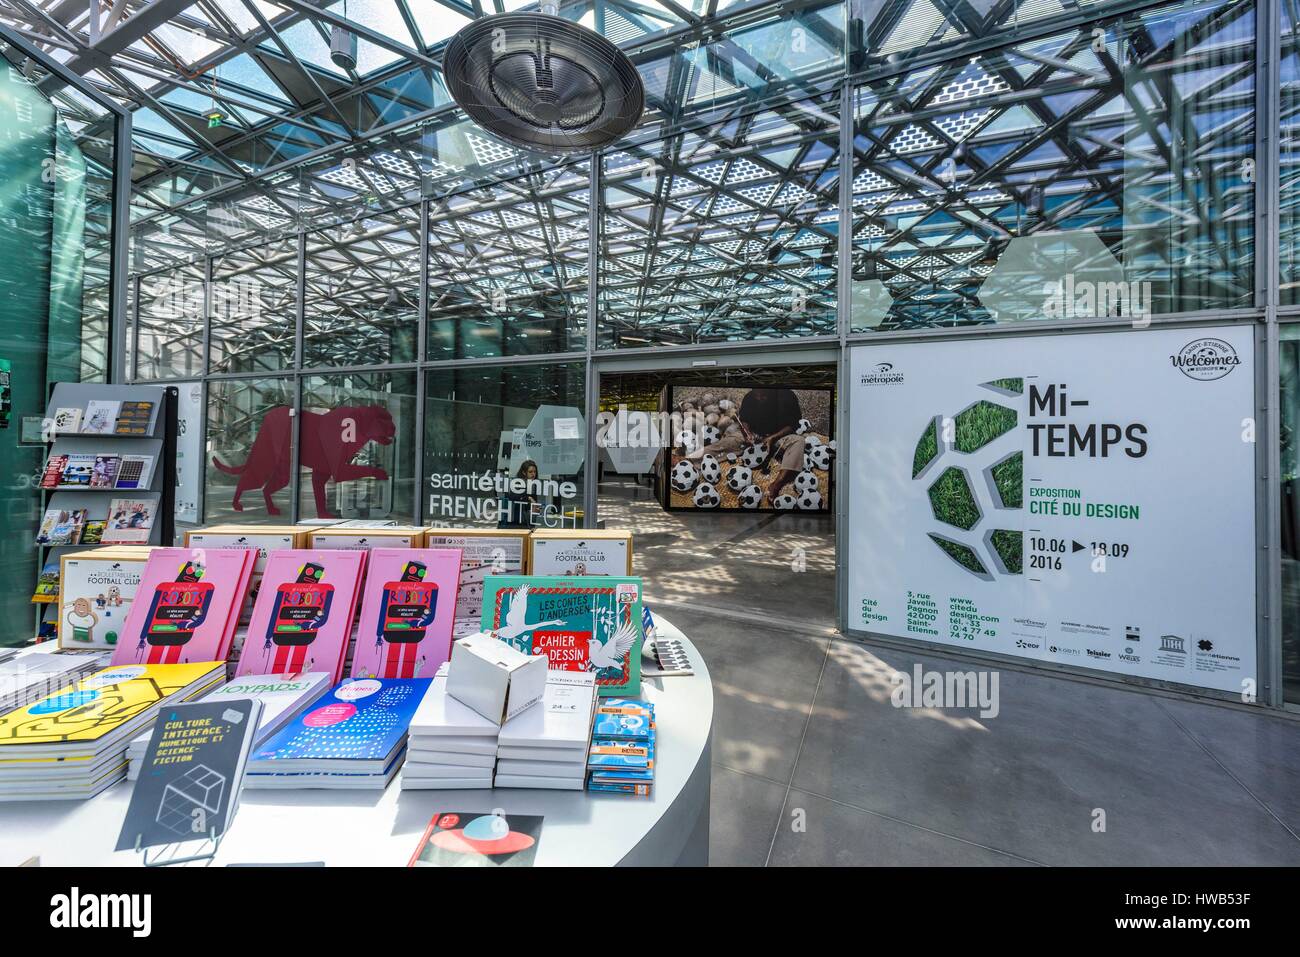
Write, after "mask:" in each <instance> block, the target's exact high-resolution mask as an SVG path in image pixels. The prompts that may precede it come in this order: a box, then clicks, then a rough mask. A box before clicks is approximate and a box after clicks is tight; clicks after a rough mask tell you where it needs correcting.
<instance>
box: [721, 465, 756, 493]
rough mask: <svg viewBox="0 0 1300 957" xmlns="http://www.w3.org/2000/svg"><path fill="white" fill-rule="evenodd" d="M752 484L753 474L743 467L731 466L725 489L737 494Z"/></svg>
mask: <svg viewBox="0 0 1300 957" xmlns="http://www.w3.org/2000/svg"><path fill="white" fill-rule="evenodd" d="M753 482H754V473H753V472H752V471H750V470H749V469H748V468H746V467H745V466H743V465H733V466H732V468H731V471H729V472H728V473H727V487H728V488H729V489H731V490H732V491H733V492H739V491H740V490H741V489H743V488H744V487H745V486H747V485H752V484H753Z"/></svg>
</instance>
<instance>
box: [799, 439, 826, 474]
mask: <svg viewBox="0 0 1300 957" xmlns="http://www.w3.org/2000/svg"><path fill="white" fill-rule="evenodd" d="M803 467H804V468H806V469H818V470H819V471H822V472H825V471H826V470H827V469H828V468H830V467H831V450H830V449H828V448H827V447H826V446H824V445H819V446H817V447H816V448H815V449H812V450H810V451H808V452H805V453H804V456H803Z"/></svg>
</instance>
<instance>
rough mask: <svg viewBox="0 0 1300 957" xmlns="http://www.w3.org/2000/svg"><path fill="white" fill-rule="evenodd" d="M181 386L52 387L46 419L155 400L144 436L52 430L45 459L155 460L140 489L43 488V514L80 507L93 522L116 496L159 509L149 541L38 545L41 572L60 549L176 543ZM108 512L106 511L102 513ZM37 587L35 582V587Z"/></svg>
mask: <svg viewBox="0 0 1300 957" xmlns="http://www.w3.org/2000/svg"><path fill="white" fill-rule="evenodd" d="M177 395H178V393H177V390H176V388H175V387H174V386H133V385H108V384H105V383H97V382H56V383H54V385H53V386H52V387H51V388H50V395H49V399H48V400H47V402H46V406H45V421H46V422H47V423H53V422H55V420H56V416H57V414H58V411H59V410H60V409H72V408H76V409H80V410H82V419H83V424H84V420H85V411H86V409H87V408H88V407H89V406H90V404H91V403H92V402H115V403H122V402H149V403H151V408H150V412H149V421H148V425H147V428H146V432H145V434H143V435H125V434H118V433H116V432H113V431H108V432H97V433H88V432H86V431H84V429H83V428H80V427H79V428H78V429H76V430H72V431H67V432H52V433H51V434H50V435H49V436H48V441H47V443H46V449H47V451H46V455H45V462H43V463H42V465H41V469H42V475H43V474H44V469H45V465H46V463H48V462H49V460H50V458H51V457H52V456H59V455H90V456H93V455H116V456H118V457H119V458H120V457H122V456H130V455H141V456H146V455H147V456H149V457H150V458H152V460H153V464H152V467H151V472H150V475H149V481H148V483H147V484H144V485H142V486H141V487H140V488H116V487H114V488H107V487H104V488H92V487H90V486H88V485H80V484H78V485H64V486H57V487H54V488H40V489H39V491H40V493H41V503H40V518H38V528H37V532H38V533H39V523H40V521H41V520H43V518H44V515H45V513H46V512H47V511H48V510H50V509H59V510H61V511H63V510H67V511H76V510H78V509H86V511H87V520H88V521H107V520H108V518H109V516H108V514H107V513H108V509H109V506H110V504H111V503H112V501H113V500H115V499H122V500H130V501H138V502H148V503H151V505H152V507H153V510H154V520H153V526H152V527H151V528H150V530H149V536H148V539H147V540H146V541H143V542H121V541H117V542H97V543H87V542H77V543H75V544H73V543H69V544H51V543H44V544H42V543H37V542H35V541H33V543H32V547H33V548H35V549H36V550H37V574H38V575H39V574H40V569H42V568H44V566H45V564H46V562H47V560H48V559H49V558H50V557H51V556H57V555H58V554H59V551H57V550H60V549H83V548H97V547H99V546H100V545H161V544H170V543H171V542H172V540H173V539H174V537H175V517H174V514H173V513H174V511H175V507H174V500H175V485H176V483H175V472H176V469H175V459H176V408H177ZM101 513H102V514H101ZM34 587H35V586H34V585H33V588H34ZM35 607H36V617H35V622H34V630H35V633H36V634H38V635H39V631H40V625H41V619H42V616H43V614H44V605H43V604H36V605H35Z"/></svg>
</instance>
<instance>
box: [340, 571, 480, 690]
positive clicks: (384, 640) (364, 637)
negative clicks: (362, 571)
mask: <svg viewBox="0 0 1300 957" xmlns="http://www.w3.org/2000/svg"><path fill="white" fill-rule="evenodd" d="M459 581H460V550H459V549H455V548H376V549H372V550H371V552H370V569H369V571H368V572H367V574H366V589H365V598H364V600H363V602H362V605H361V623H360V625H358V627H357V645H356V652H355V653H354V655H353V660H352V677H354V678H419V677H429V678H431V677H433V675H434V673H435V672H436V671H437V670H438V666H439V665H441V664H442V663H443V662H444V661H446V660H447V659H448V658H449V657H451V628H452V620H453V617H454V616H455V613H456V586H457V584H458V582H459Z"/></svg>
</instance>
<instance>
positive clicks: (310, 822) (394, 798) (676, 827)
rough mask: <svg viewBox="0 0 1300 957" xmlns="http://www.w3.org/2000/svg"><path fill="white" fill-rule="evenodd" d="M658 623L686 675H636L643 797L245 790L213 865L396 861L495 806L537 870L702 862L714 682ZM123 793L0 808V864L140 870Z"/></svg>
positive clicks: (694, 652)
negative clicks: (443, 829)
mask: <svg viewBox="0 0 1300 957" xmlns="http://www.w3.org/2000/svg"><path fill="white" fill-rule="evenodd" d="M656 623H657V627H658V629H659V632H660V633H661V634H662V636H663V637H665V638H670V639H671V638H677V639H680V640H681V641H682V642H683V644H684V645H685V646H686V648H687V650H688V653H689V654H690V657H691V660H692V662H693V663H694V664H695V674H694V675H691V676H686V677H671V678H646V679H644V680H643V681H642V684H641V693H640V695H639V697H643V698H646V699H648V700H650V701H652V702H653V703H654V705H655V721H656V723H657V725H658V749H657V755H656V763H655V787H654V790H653V791H652V793H651V795H650V796H649V797H645V798H637V797H629V796H624V795H618V794H596V793H591V792H588V791H541V790H532V789H526V788H491V789H485V790H472V791H469V790H467V791H416V790H410V791H404V790H402V789H401V772H399V774H398V776H397V777H396V778H394V779H393V781H392V782H391V783H390V784H389V785H388V787H387V788H386V789H385V790H384V791H382V792H368V791H338V790H336V791H329V790H307V789H303V790H284V791H279V790H277V791H269V790H258V789H246V790H244V791H243V792H242V793H241V794H240V798H239V810H238V812H237V813H236V814H235V817H234V820H233V822H232V824H231V827H230V830H229V831H228V832H227V833H226V835H225V837H224V839H223V840H222V844H221V847H220V849H219V850H218V852H217V854H216V857H215V859H214V863H215V864H217V865H234V864H306V863H324V864H326V865H330V866H385V867H388V866H391V867H401V866H403V865H405V864H406V863H407V861H408V860H409V859H410V857H411V854H412V852H413V851H414V850H415V847H416V845H417V844H418V843H419V840H420V836H421V834H423V833H424V829H425V827H426V826H427V825H428V823H429V821H430V819H431V818H432V817H433V816H434V815H435V814H437V813H440V812H444V811H483V812H490V811H492V810H494V809H496V808H500V809H502V810H503V811H504V812H505V813H506V814H531V815H542V816H543V817H544V818H545V822H544V823H543V825H542V834H541V840H540V841H539V842H538V847H537V857H536V859H535V865H536V866H539V867H565V866H570V867H571V866H592V867H606V866H614V865H635V866H664V865H672V864H687V865H699V866H702V865H705V864H707V863H708V853H709V792H710V757H711V755H710V747H711V740H712V734H713V687H712V684H711V681H710V678H709V672H708V668H707V666H706V664H705V662H704V660H703V658H702V657H701V655H700V653H699V651H698V649H696V648H695V646H694V645H693V644H691V642H690V641H689V640H688V639H686V637H685V636H683V635H682V634H681V632H679V631H678V630H677V629H676V628H675V627H673V625H672V624H671V623H669V622H667V621H665V620H664V619H663V618H662V617H656ZM26 653H28V654H40V653H41V649H40V648H39V647H38V648H33V649H29V650H28V651H27V652H26ZM130 799H131V783H130V782H122V783H120V784H116V785H114V786H113V787H111V788H109V789H108V790H107V791H105V792H104V793H102V794H100V795H98V796H96V797H93V798H90V799H89V800H86V801H45V802H36V801H25V802H15V803H3V804H0V863H14V862H18V861H23V860H26V859H28V858H30V857H33V856H39V857H40V860H41V864H42V865H45V866H64V867H88V866H97V865H109V866H124V867H137V866H140V863H141V861H140V857H139V855H137V854H136V853H135V852H133V851H120V852H118V851H114V847H115V845H116V841H117V835H118V832H119V831H120V830H121V827H122V821H123V820H124V818H125V815H126V809H127V805H128V804H129V803H130Z"/></svg>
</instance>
